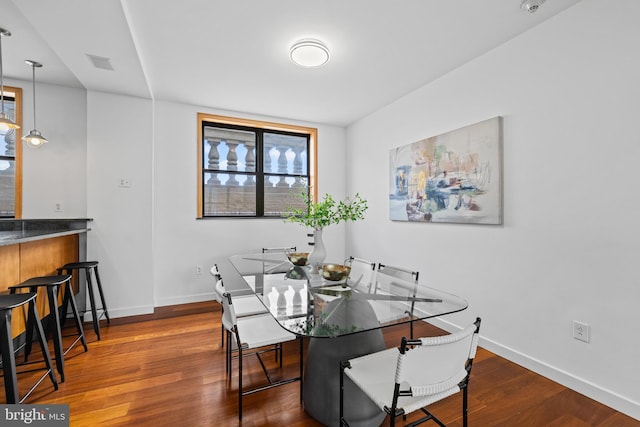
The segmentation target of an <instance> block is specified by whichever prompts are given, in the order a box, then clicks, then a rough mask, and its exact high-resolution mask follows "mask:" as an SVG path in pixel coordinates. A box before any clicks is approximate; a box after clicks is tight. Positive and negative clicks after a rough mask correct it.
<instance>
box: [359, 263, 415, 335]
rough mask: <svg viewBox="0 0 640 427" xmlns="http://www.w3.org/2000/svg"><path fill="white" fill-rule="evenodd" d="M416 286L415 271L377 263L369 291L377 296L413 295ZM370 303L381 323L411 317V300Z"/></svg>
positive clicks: (374, 301)
mask: <svg viewBox="0 0 640 427" xmlns="http://www.w3.org/2000/svg"><path fill="white" fill-rule="evenodd" d="M417 286H418V272H417V271H411V270H408V269H404V268H400V267H393V266H388V265H385V264H378V268H377V269H376V272H375V279H374V284H373V286H372V289H371V293H372V294H376V295H378V296H384V295H388V296H392V297H403V298H406V297H414V296H415V295H416V289H417ZM370 304H371V307H372V308H373V310H374V311H375V313H376V316H377V318H378V321H379V322H380V323H382V324H384V323H388V322H393V321H398V320H400V319H404V318H410V319H411V318H412V312H413V303H411V302H408V301H393V300H389V301H385V300H372V301H370ZM411 336H413V334H411Z"/></svg>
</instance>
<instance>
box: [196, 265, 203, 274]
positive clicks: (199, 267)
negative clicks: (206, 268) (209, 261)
mask: <svg viewBox="0 0 640 427" xmlns="http://www.w3.org/2000/svg"><path fill="white" fill-rule="evenodd" d="M201 274H202V266H201V265H196V275H197V276H200V275H201Z"/></svg>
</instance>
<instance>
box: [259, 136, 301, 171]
mask: <svg viewBox="0 0 640 427" xmlns="http://www.w3.org/2000/svg"><path fill="white" fill-rule="evenodd" d="M307 142H308V138H307V136H297V135H281V134H278V133H268V132H265V134H264V173H266V174H287V175H306V174H307V171H308V168H307V158H308V153H307V145H308V144H307Z"/></svg>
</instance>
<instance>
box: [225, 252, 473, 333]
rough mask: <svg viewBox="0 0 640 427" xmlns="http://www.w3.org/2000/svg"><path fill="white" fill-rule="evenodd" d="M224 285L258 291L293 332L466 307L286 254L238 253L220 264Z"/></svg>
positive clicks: (371, 325) (432, 292) (363, 327)
mask: <svg viewBox="0 0 640 427" xmlns="http://www.w3.org/2000/svg"><path fill="white" fill-rule="evenodd" d="M217 265H218V268H219V269H220V272H221V274H222V278H223V281H224V285H225V289H226V290H227V291H228V292H230V293H231V295H232V299H233V296H234V295H246V294H255V295H256V296H258V297H259V298H260V300H261V301H262V303H263V304H264V306H265V307H266V308H267V310H269V312H270V313H271V315H273V317H274V318H275V319H276V320H277V321H278V322H279V323H280V324H281V325H282V326H283V327H284V328H285V329H287V330H289V331H290V332H292V333H295V334H298V335H304V336H310V337H338V336H344V335H349V334H354V333H358V332H363V331H368V330H373V329H379V328H381V327H385V326H391V325H396V324H400V323H408V322H410V321H412V320H417V319H427V318H431V317H436V316H442V315H445V314H450V313H455V312H458V311H462V310H464V309H466V308H467V306H468V304H467V301H466V300H464V299H463V298H460V297H458V296H455V295H452V294H450V293H447V292H443V291H440V290H437V289H434V288H430V287H427V286H423V285H420V284H418V283H417V282H416V283H404V284H402V285H403V286H400V285H401V284H400V283H397V282H400V280H396V279H392V280H391V282H388V283H384V280H383V279H382V277H381V276H380V277H375V276H374V277H375V278H374V279H373V280H372V283H371V284H369V283H366V284H365V283H360V281H359V280H354V279H352V278H347V279H346V280H342V281H338V282H333V281H328V280H325V279H324V278H323V277H322V275H321V274H319V273H317V272H316V273H313V272H312V271H311V269H310V267H309V266H304V267H299V266H294V265H293V264H292V263H291V262H289V260H288V259H287V257H286V254H284V253H268V254H262V253H260V254H239V255H234V256H231V257H230V258H229V259H228V260H223V261H221V262H219V263H217Z"/></svg>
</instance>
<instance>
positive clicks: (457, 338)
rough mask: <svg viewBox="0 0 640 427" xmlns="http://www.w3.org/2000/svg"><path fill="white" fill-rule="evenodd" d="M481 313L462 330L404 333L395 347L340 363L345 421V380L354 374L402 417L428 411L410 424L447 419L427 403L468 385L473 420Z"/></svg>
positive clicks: (374, 397)
mask: <svg viewBox="0 0 640 427" xmlns="http://www.w3.org/2000/svg"><path fill="white" fill-rule="evenodd" d="M480 322H481V321H480V318H477V319H476V321H475V322H474V323H472V324H471V325H469V326H467V327H466V328H464V329H463V330H461V331H458V332H455V333H452V334H449V335H443V336H437V337H427V338H420V339H416V340H409V339H407V338H406V337H403V338H402V340H401V343H400V348H397V347H394V348H390V349H387V350H382V351H379V352H376V353H372V354H368V355H365V356H362V357H357V358H354V359H351V360H348V361H344V362H341V363H340V421H339V423H340V425H341V426H348V425H349V423H348V421H347V420H346V419H345V418H344V381H345V377H347V378H349V379H350V380H351V381H352V382H353V383H354V384H355V385H356V386H357V387H358V388H359V389H361V390H362V391H363V392H364V393H365V394H366V395H367V396H368V397H369V398H370V399H371V400H372V401H373V402H375V404H376V405H377V406H378V407H379V408H380V410H381V411H383V412H385V413H386V414H388V415H389V424H390V426H392V427H393V426H395V420H396V417H399V416H401V415H402V416H403V418H405V419H406V416H407V415H408V414H410V413H413V412H416V411H422V412H423V413H424V414H425V415H426V416H425V417H423V418H421V419H419V420H417V421H414V422H412V423H411V424H408V425H409V426H415V425H418V424H421V423H423V422H425V421H428V420H433V421H434V422H436V423H437V424H438V425H440V426H441V427H444V426H445V424H444V423H443V422H442V421H441V420H439V419H438V418H436V417H435V416H434V415H433V414H432V413H431V412H429V411H428V410H427V409H426V406H428V405H431V404H433V403H435V402H438V401H440V400H442V399H445V398H447V397H449V396H452V395H454V394H456V393H458V392H460V391H462V423H463V426H464V427H467V425H468V396H467V394H468V391H467V390H468V385H469V376H470V374H471V367H472V365H473V359H474V357H475V354H476V350H477V347H478V336H479V335H478V333H479V331H480Z"/></svg>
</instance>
